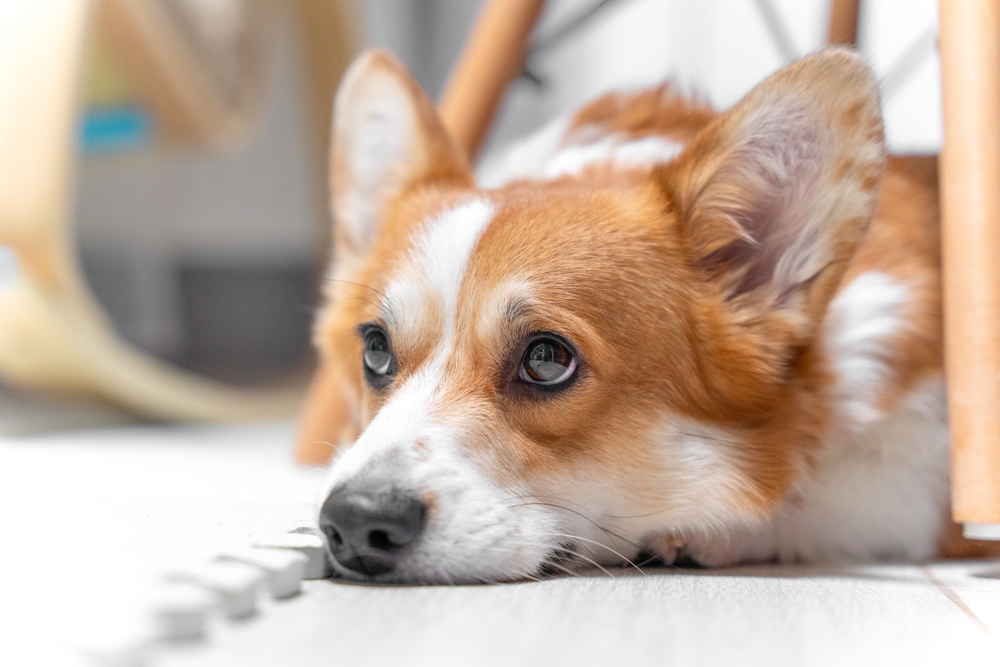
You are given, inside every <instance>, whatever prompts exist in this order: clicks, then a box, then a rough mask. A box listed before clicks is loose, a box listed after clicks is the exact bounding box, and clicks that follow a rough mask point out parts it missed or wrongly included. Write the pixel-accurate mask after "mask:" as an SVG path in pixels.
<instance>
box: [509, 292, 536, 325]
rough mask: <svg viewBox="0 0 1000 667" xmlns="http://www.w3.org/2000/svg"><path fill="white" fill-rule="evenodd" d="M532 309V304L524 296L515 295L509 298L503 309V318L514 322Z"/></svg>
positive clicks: (510, 322) (511, 322)
mask: <svg viewBox="0 0 1000 667" xmlns="http://www.w3.org/2000/svg"><path fill="white" fill-rule="evenodd" d="M530 311H531V304H530V303H529V302H528V300H527V299H525V298H524V297H522V296H515V297H513V298H511V299H510V300H508V301H507V302H506V303H505V304H504V306H503V310H502V316H503V319H504V320H505V321H506V322H507V323H508V324H513V323H514V322H516V321H517V320H519V319H521V318H522V317H524V316H525V315H527V314H528V313H529V312H530Z"/></svg>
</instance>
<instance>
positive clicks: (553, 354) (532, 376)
mask: <svg viewBox="0 0 1000 667" xmlns="http://www.w3.org/2000/svg"><path fill="white" fill-rule="evenodd" d="M576 366H577V363H576V356H575V355H574V354H573V352H571V351H570V349H569V348H568V347H567V346H566V345H565V344H564V343H563V342H561V341H559V340H556V339H555V338H549V337H546V336H543V337H540V338H536V339H535V340H533V341H531V343H530V344H529V345H528V349H527V350H525V351H524V358H523V359H522V360H521V370H520V371H519V373H518V375H519V377H520V378H521V379H522V380H523V381H525V382H529V383H531V384H536V385H541V386H543V387H554V386H556V385H560V384H562V383H564V382H566V381H568V380H569V379H571V378H572V377H573V373H575V372H576Z"/></svg>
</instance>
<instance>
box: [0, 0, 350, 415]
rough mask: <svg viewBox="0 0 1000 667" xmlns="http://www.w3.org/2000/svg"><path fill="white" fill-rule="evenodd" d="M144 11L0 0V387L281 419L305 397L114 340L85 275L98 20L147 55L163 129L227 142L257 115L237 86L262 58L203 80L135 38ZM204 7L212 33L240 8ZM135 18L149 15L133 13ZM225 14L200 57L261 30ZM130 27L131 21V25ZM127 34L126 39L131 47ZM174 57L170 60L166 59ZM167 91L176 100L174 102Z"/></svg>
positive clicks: (148, 27)
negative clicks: (80, 151) (86, 109)
mask: <svg viewBox="0 0 1000 667" xmlns="http://www.w3.org/2000/svg"><path fill="white" fill-rule="evenodd" d="M227 3H228V5H227ZM173 4H176V5H177V6H178V7H180V6H181V5H182V4H185V5H193V4H201V3H192V2H190V1H187V2H184V3H181V2H177V3H173ZM153 5H154V3H152V2H150V1H149V0H134V1H128V0H105V1H103V2H97V1H96V0H95V1H86V0H73V1H72V2H66V1H65V0H32V1H31V2H24V1H23V0H0V245H4V246H9V247H10V248H12V249H13V251H14V255H15V257H16V262H17V271H16V276H15V277H14V278H13V279H12V280H11V281H9V282H7V283H4V284H3V285H0V378H2V380H3V381H4V382H7V383H10V384H13V385H18V386H25V387H31V388H36V389H43V390H50V391H52V390H54V391H66V392H75V393H82V394H89V395H96V396H99V397H102V398H104V399H107V400H109V401H112V402H114V403H117V404H119V405H122V406H125V407H127V408H129V409H130V410H132V411H134V412H136V413H138V414H140V415H144V416H146V417H151V418H156V419H170V420H209V421H215V420H235V419H248V418H249V419H263V418H269V417H276V416H283V415H290V414H292V412H293V411H294V409H295V408H296V406H297V405H298V403H299V401H300V400H301V395H302V388H301V387H300V386H297V385H295V386H292V385H289V386H285V387H280V388H272V389H260V390H250V389H241V388H235V387H230V386H227V385H224V384H221V383H217V382H214V381H210V380H206V379H204V378H201V377H199V376H197V375H195V374H193V373H189V372H186V371H182V370H179V369H176V368H174V367H172V366H169V365H167V364H164V363H162V362H160V361H158V360H156V359H154V358H153V357H151V356H149V355H147V354H145V353H143V352H141V351H139V350H137V349H135V348H133V347H132V346H130V345H128V344H127V343H125V342H123V341H122V340H121V339H120V338H119V337H118V336H117V335H116V333H115V331H114V328H113V326H112V325H111V322H110V321H109V320H108V318H107V317H106V315H105V314H104V313H103V311H102V310H101V308H100V306H99V305H98V304H97V302H96V301H95V300H94V298H93V296H92V295H91V294H90V292H89V290H88V288H87V287H86V284H85V282H84V279H83V277H82V274H81V270H80V267H79V262H78V258H77V253H76V249H75V247H74V242H75V238H74V233H73V220H72V199H73V191H74V177H75V172H76V169H75V161H76V153H77V144H76V122H77V114H78V104H79V100H78V98H79V89H80V83H81V78H82V71H81V70H82V63H83V60H84V57H83V54H84V50H85V44H86V39H87V35H88V31H89V30H90V29H91V28H92V27H93V26H94V24H95V22H102V24H103V22H104V21H107V20H111V19H109V18H108V17H109V16H111V17H115V16H116V12H118V14H117V16H118V18H117V19H114V20H118V21H119V25H118V27H117V28H116V30H119V31H121V32H120V34H119V38H120V39H121V40H122V42H123V43H125V44H131V45H133V46H134V47H135V48H136V49H140V50H141V51H142V54H141V55H139V54H140V51H136V52H135V53H136V54H137V55H136V57H135V63H134V64H135V65H136V66H137V67H138V66H140V60H142V59H143V58H146V59H147V60H146V61H143V62H142V63H141V66H142V67H149V68H150V69H148V70H145V71H147V72H148V74H147V76H149V77H150V82H151V83H152V82H154V81H155V82H156V83H157V86H162V88H161V89H159V90H158V91H157V93H156V94H157V95H159V94H162V95H163V97H162V98H157V101H154V112H155V113H157V114H159V113H161V112H162V113H164V114H165V116H164V118H166V117H170V118H172V120H170V121H169V123H176V125H175V126H173V127H175V129H176V130H177V131H178V132H180V133H181V134H182V135H183V136H187V137H190V138H192V139H195V140H198V141H202V142H207V143H209V144H218V143H220V142H228V141H231V140H233V139H235V138H238V136H239V134H240V133H241V132H245V131H247V130H248V129H249V128H250V127H252V124H253V120H254V116H255V114H256V108H257V107H258V106H259V100H260V97H261V90H260V89H259V88H258V87H257V86H259V84H246V85H244V84H241V83H239V82H238V81H237V80H238V79H239V78H240V77H242V76H244V74H247V75H248V74H250V73H251V72H252V71H257V70H256V69H255V68H258V69H259V68H260V67H261V63H260V62H257V63H256V64H252V65H245V67H247V68H249V69H247V70H246V72H244V74H235V73H234V72H236V70H234V69H233V68H234V67H237V69H238V67H244V66H235V65H233V64H232V62H230V63H229V64H226V63H225V62H223V65H222V66H221V69H219V70H217V71H215V72H214V73H212V71H211V69H210V68H208V69H206V67H204V66H199V65H197V64H196V63H197V62H198V59H199V58H209V59H210V57H209V56H205V55H204V52H202V54H201V55H198V54H196V53H194V51H197V49H192V52H191V53H189V54H188V56H187V59H185V57H183V56H181V55H180V54H182V53H184V48H185V47H184V43H183V42H182V41H179V40H175V41H172V42H171V39H173V38H167V37H163V36H162V35H161V36H160V38H151V39H150V41H148V42H145V41H143V39H144V36H148V35H147V32H148V31H153V32H155V30H154V29H153V26H152V24H151V23H149V21H152V20H153V19H151V18H150V16H153V15H154V14H153V13H152V10H150V8H151V7H152V6H153ZM209 5H212V7H213V9H212V11H215V12H216V14H214V15H211V16H208V18H209V19H211V20H209V23H212V22H213V21H214V22H216V24H217V23H218V21H220V20H221V19H222V18H225V17H226V16H227V14H226V12H227V11H228V12H233V11H236V12H238V11H240V10H239V9H238V8H236V7H235V4H234V3H233V2H231V1H230V0H218V1H216V0H212V2H211V3H208V2H206V3H204V4H203V7H208V6H209ZM275 6H277V5H275ZM292 6H293V7H297V5H292ZM141 8H145V9H146V10H150V13H149V14H146V15H142V11H143V10H142V9H141ZM272 9H273V8H272ZM263 11H267V10H263ZM108 12H110V14H109V13H108ZM129 12H133V13H129ZM251 13H252V12H251ZM228 17H229V18H228V19H226V20H228V21H230V23H229V25H228V27H225V26H221V27H220V26H219V25H215V26H214V27H211V28H210V29H211V30H216V29H218V30H220V31H221V32H218V33H215V37H214V38H210V39H206V41H205V43H206V44H207V43H209V42H211V39H217V40H218V41H217V42H216V45H215V46H214V47H206V48H220V49H223V50H224V49H225V48H228V47H227V46H226V44H227V41H226V40H230V42H228V43H229V44H230V46H231V45H232V44H233V43H234V42H233V41H232V40H236V41H237V42H238V41H240V39H244V38H236V37H234V35H235V34H236V33H238V32H240V31H241V30H242V29H243V28H244V27H245V28H249V29H250V32H251V33H252V32H253V31H254V30H257V28H254V27H253V26H256V25H258V24H257V23H254V20H253V19H252V18H249V17H250V14H248V15H246V16H243V18H242V19H241V18H240V17H239V16H237V15H234V14H230V15H228ZM126 19H128V20H131V21H133V23H132V24H131V28H129V27H128V25H127V20H126ZM171 20H173V19H171ZM240 21H246V23H240ZM192 25H193V24H192ZM206 25H207V24H206ZM241 26H242V27H241ZM259 28H260V34H257V35H255V36H247V37H245V41H246V43H247V44H253V45H254V46H253V47H252V49H255V50H257V51H255V52H256V53H259V54H264V53H265V52H266V50H267V48H268V46H267V40H268V39H270V33H269V31H268V30H267V29H266V26H265V25H263V24H260V25H259ZM327 28H328V32H327V34H328V39H337V35H338V34H339V33H349V32H350V31H351V30H352V29H353V26H343V25H329V26H327ZM129 29H134V31H135V32H134V33H132V34H131V37H128V34H129V33H128V30H129ZM190 29H192V30H204V29H205V26H203V27H202V28H195V27H190ZM319 29H320V27H317V30H319ZM170 30H171V28H165V31H166V32H167V33H169V32H170ZM158 39H159V40H160V41H157V40H158ZM239 48H243V47H239ZM170 49H176V50H177V51H176V52H173V53H172V54H170V53H168V51H170ZM172 57H176V58H177V61H176V62H175V63H174V64H173V65H167V64H164V63H165V62H166V61H167V60H170V58H172ZM254 57H257V56H254ZM260 57H264V56H263V55H260ZM222 60H223V61H225V58H223V59H222ZM178 63H179V64H178ZM171 68H173V69H171ZM332 71H334V70H333V69H332V68H330V69H328V70H327V72H328V73H329V72H332ZM227 72H228V74H227ZM153 77H161V78H159V79H154V78H153ZM226 77H230V79H229V83H228V84H226V83H224V82H225V81H226V80H227V79H226ZM213 81H214V84H213V83H212V82H213ZM213 86H214V87H213ZM227 86H228V87H227ZM213 90H214V92H209V91H213ZM226 91H229V92H226ZM174 92H177V94H178V96H179V98H178V99H175V100H173V101H170V95H172V94H173V93H174ZM171 104H173V105H175V106H174V107H171ZM171 109H173V110H171ZM171 113H175V116H170V115H169V114H171ZM164 122H168V121H164Z"/></svg>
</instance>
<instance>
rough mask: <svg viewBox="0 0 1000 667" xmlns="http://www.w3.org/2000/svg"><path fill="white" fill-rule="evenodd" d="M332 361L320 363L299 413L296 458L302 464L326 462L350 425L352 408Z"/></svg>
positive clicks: (321, 463)
mask: <svg viewBox="0 0 1000 667" xmlns="http://www.w3.org/2000/svg"><path fill="white" fill-rule="evenodd" d="M338 370H339V369H338V368H337V367H336V366H335V365H334V363H333V362H331V361H329V360H324V361H321V362H320V365H319V367H318V368H317V369H316V375H315V376H314V377H313V381H312V384H311V385H310V386H309V393H308V395H307V396H306V401H305V403H304V404H303V406H302V413H301V414H300V415H299V425H298V426H299V432H298V434H297V437H296V446H295V458H296V459H297V460H298V462H299V463H305V464H308V465H323V464H325V463H327V462H328V461H329V460H330V459H331V458H332V457H333V453H334V451H335V449H336V447H337V446H338V445H339V444H340V440H341V438H342V437H343V436H344V429H345V428H349V427H350V422H351V408H350V405H349V404H348V399H347V396H345V395H344V387H343V384H342V380H341V377H340V373H339V372H338Z"/></svg>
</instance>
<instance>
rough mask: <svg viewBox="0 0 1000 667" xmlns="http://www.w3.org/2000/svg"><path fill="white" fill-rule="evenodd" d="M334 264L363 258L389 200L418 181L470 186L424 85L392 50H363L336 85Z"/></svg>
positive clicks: (466, 169) (469, 178)
mask: <svg viewBox="0 0 1000 667" xmlns="http://www.w3.org/2000/svg"><path fill="white" fill-rule="evenodd" d="M330 177H331V192H332V197H333V202H332V204H333V215H334V224H335V230H336V237H335V241H336V245H337V262H338V263H344V264H352V263H354V262H355V261H357V260H359V259H361V258H363V257H365V256H366V255H367V253H368V251H369V250H370V249H371V247H372V245H373V243H374V241H375V239H376V238H378V234H379V229H380V225H381V222H382V218H383V216H384V214H385V211H386V208H387V206H388V205H389V204H390V203H391V202H392V201H393V200H394V199H395V198H397V197H399V196H400V194H402V193H403V192H404V191H406V190H407V189H409V188H412V187H418V186H419V185H421V184H433V183H441V184H447V183H448V182H454V183H455V184H456V185H472V183H473V182H474V181H473V176H472V173H471V171H470V170H469V167H468V164H467V161H466V159H465V156H464V155H463V154H462V151H461V150H460V149H459V148H458V147H457V146H455V144H454V142H453V141H452V140H451V138H450V137H449V135H448V133H447V131H445V129H444V127H443V126H442V125H441V121H440V120H439V119H438V117H437V113H436V112H435V110H434V105H433V103H432V102H431V100H430V98H428V96H427V94H426V93H425V92H424V91H423V89H422V88H421V86H420V84H419V83H418V82H417V81H416V80H415V79H414V78H413V76H412V75H411V74H410V73H409V72H408V71H407V70H406V68H405V67H404V66H403V64H402V63H400V62H399V61H398V60H397V59H396V58H395V57H394V56H392V55H391V54H389V53H386V52H384V51H374V50H373V51H366V52H365V53H363V54H361V55H360V56H359V57H358V58H357V59H356V60H355V61H354V64H352V65H351V67H350V69H348V71H347V73H346V74H345V75H344V78H343V80H342V82H341V84H340V88H339V90H338V91H337V98H336V102H335V104H334V116H333V147H332V151H331V156H330Z"/></svg>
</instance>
